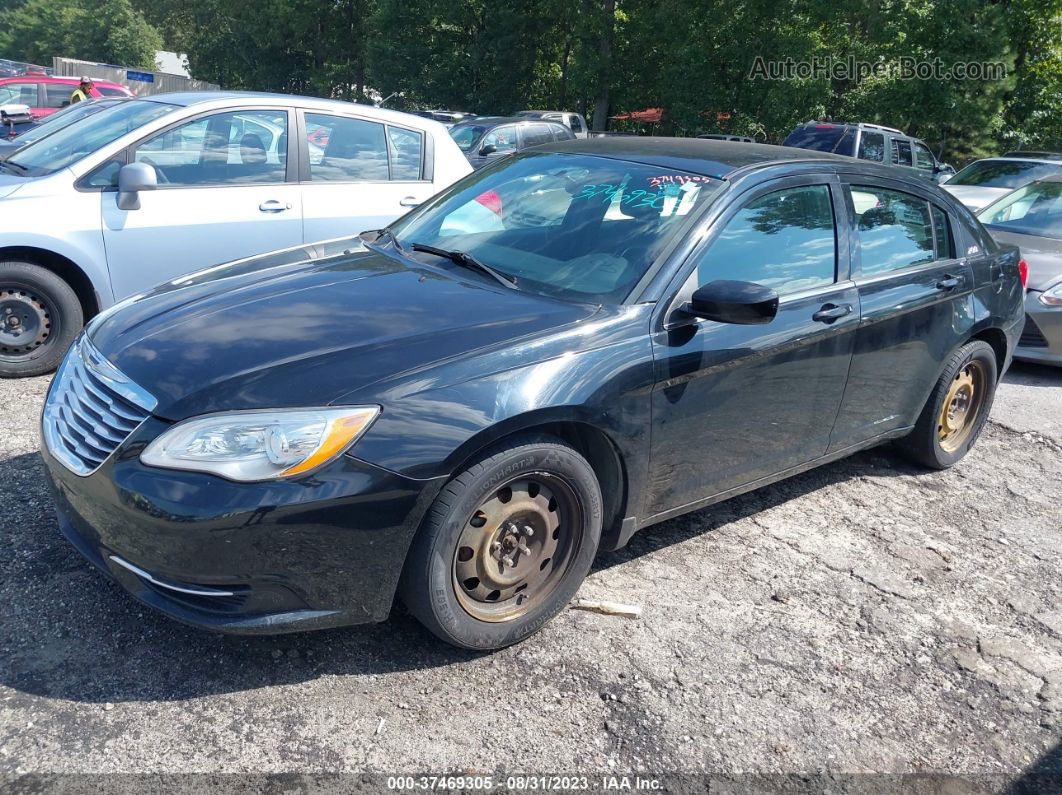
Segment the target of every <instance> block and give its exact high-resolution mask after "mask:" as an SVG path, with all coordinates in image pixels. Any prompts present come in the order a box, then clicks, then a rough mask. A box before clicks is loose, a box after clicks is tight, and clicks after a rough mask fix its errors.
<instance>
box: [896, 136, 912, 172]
mask: <svg viewBox="0 0 1062 795" xmlns="http://www.w3.org/2000/svg"><path fill="white" fill-rule="evenodd" d="M892 162H893V165H897V166H909V165H911V142H910V141H901V140H900V139H899V138H893V139H892Z"/></svg>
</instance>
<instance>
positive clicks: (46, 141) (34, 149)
mask: <svg viewBox="0 0 1062 795" xmlns="http://www.w3.org/2000/svg"><path fill="white" fill-rule="evenodd" d="M177 108H178V106H177V105H166V104H163V103H161V102H150V101H147V100H130V101H129V102H122V103H120V104H117V105H114V106H112V107H109V108H104V109H103V110H102V111H100V112H99V113H94V114H92V115H91V116H86V117H84V118H81V119H79V120H78V121H76V122H74V123H73V124H71V125H70V126H69V127H67V128H65V129H63V130H60V131H59V132H57V133H55V134H54V135H48V136H45V137H43V138H42V139H41V140H39V141H37V143H33V144H30V145H29V146H24V147H22V148H21V149H19V150H18V151H17V152H15V154H14V156H12V157H11V158H9V159H8V160H7V161H6V162H7V163H8V164H9V165H12V166H15V167H16V168H18V169H19V170H21V171H22V172H24V173H25V174H26V176H30V177H41V176H45V175H46V174H53V173H55V172H56V171H59V170H60V169H63V168H66V167H67V166H69V165H72V164H73V163H76V162H77V161H78V160H80V159H81V158H83V157H85V156H86V155H90V154H92V153H93V152H95V151H96V150H98V149H100V148H101V147H104V146H107V145H108V144H110V143H112V142H114V141H117V140H118V139H119V138H121V137H122V136H123V135H125V134H126V133H128V132H130V131H132V130H135V129H137V128H138V127H141V126H142V125H144V124H147V123H148V122H150V121H152V120H154V119H157V118H159V117H160V116H165V115H166V114H167V113H172V112H173V111H175V110H177Z"/></svg>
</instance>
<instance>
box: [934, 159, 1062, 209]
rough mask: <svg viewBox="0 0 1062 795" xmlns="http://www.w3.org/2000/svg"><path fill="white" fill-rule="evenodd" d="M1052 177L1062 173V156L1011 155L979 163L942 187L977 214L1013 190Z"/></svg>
mask: <svg viewBox="0 0 1062 795" xmlns="http://www.w3.org/2000/svg"><path fill="white" fill-rule="evenodd" d="M1051 174H1062V155H1055V154H1050V153H1047V152H1008V153H1007V154H1005V155H1003V156H1002V157H986V158H984V159H983V160H975V161H974V162H972V163H970V165H968V166H966V167H965V168H964V169H962V171H960V172H959V173H958V174H956V175H955V176H953V177H951V178H949V179H948V180H947V181H946V182H945V183H943V184H942V185H941V187H942V188H944V190H946V191H947V192H948V193H950V194H951V195H952V196H954V197H955V198H956V199H958V200H959V201H961V202H962V203H963V204H965V205H966V206H967V207H969V208H970V209H971V210H973V211H974V212H977V211H978V210H980V209H981V208H983V207H987V206H988V205H989V204H991V203H992V202H994V201H996V200H997V199H1001V198H1003V197H1004V196H1006V195H1007V194H1008V193H1010V192H1011V191H1012V190H1015V189H1017V188H1020V187H1021V186H1022V185H1028V184H1029V183H1030V182H1032V181H1034V180H1037V179H1043V178H1044V177H1047V176H1050V175H1051Z"/></svg>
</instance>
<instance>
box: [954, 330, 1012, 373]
mask: <svg viewBox="0 0 1062 795" xmlns="http://www.w3.org/2000/svg"><path fill="white" fill-rule="evenodd" d="M974 340H981V341H982V342H987V343H988V344H989V345H991V346H992V350H993V351H994V352H995V354H996V379H997V380H998V379H1000V378H1002V377H1003V365H1004V364H1006V361H1007V335H1006V334H1004V333H1003V329H999V328H996V327H995V326H991V327H989V328H986V329H982V330H981V331H978V332H977V333H976V334H974V335H973V336H972V337H970V339H968V340H966V342H964V343H963V345H968V344H969V343H971V342H973V341H974Z"/></svg>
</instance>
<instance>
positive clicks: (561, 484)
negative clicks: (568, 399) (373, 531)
mask: <svg viewBox="0 0 1062 795" xmlns="http://www.w3.org/2000/svg"><path fill="white" fill-rule="evenodd" d="M536 478H542V479H545V480H544V481H543V482H547V483H550V484H551V485H552V487H554V488H557V490H558V492H559V491H561V490H566V489H569V488H570V493H571V494H573V495H575V496H576V498H577V499H576V500H575V501H574V502H569V503H567V504H568V505H570V506H571V508H570V509H568V510H567V511H566V513H569V514H570V516H569V517H568V518H566V519H565V518H561V519H558V522H563V523H565V524H566V535H568V534H570V535H571V536H572V538H573V539H574V538H575V536H576V535H577V536H578V540H577V541H575V540H573V541H572V543H571V544H570V545H569V546H568V547H567V551H566V552H565V562H564V564H563V567H562V568H561V567H560V564H558V563H557V562H554V563H553V566H552V567H551V568H556V569H557V571H556V574H555V575H554V573H552V572H550V571H547V572H546V574H545V575H544V580H545V582H544V584H542V585H541V586H537V587H538V591H537V592H536V593H535V594H534V597H533V600H528V601H529V606H528V607H527V608H526V612H523V613H521V614H519V615H516V616H513V617H508V618H504V619H494V620H482V619H481V618H479V617H477V616H475V615H473V614H472V612H471V611H470V609H469V608H468V607H466V606H463V605H462V600H464V602H465V604H466V605H467V604H468V603H469V596H468V594H467V593H462V594H461V596H459V595H458V592H457V589H458V588H461V587H462V585H460V584H458V582H457V579H456V577H457V571H458V568H457V567H458V566H459V565H461V564H459V563H458V562H457V561H458V554H459V546H458V545H459V543H460V542H461V540H462V539H463V538H465V537H466V536H465V535H463V534H466V533H468V532H469V530H468V527H469V526H476V527H478V526H479V525H475V524H474V520H475V517H476V516H478V515H480V514H482V511H480V510H478V509H480V508H482V507H485V506H486V502H485V501H490V502H494V497H495V496H496V495H498V494H502V493H504V492H505V490H506V489H507V488H508V490H509V493H510V499H511V495H512V488H510V485H511V484H521V483H531V482H533V481H534V480H535V479H536ZM566 493H567V492H566ZM535 495H538V491H535ZM549 504H550V505H553V504H554V502H553V501H550V503H549ZM550 510H553V508H550ZM601 515H602V512H601V488H600V486H599V484H598V481H597V477H596V476H595V475H594V471H593V469H592V468H591V467H590V464H588V463H587V461H586V459H584V458H583V457H582V456H581V455H579V453H578V452H576V451H575V450H574V449H572V448H571V447H569V446H568V445H566V444H564V443H563V442H561V441H560V440H558V439H556V438H554V437H551V436H524V437H519V438H515V439H512V440H509V441H508V442H506V443H505V444H504V446H500V447H497V448H494V449H493V450H491V451H488V452H487V453H485V454H484V455H483V456H482V457H481V458H479V459H478V460H477V461H476V462H475V463H473V464H471V465H470V466H469V467H468V468H467V469H465V470H464V471H463V472H461V473H460V474H458V475H456V476H455V477H454V478H453V479H452V480H451V481H450V482H449V483H448V484H447V485H446V486H445V487H443V490H442V492H441V493H440V494H439V496H438V497H437V498H436V499H435V502H434V503H433V504H432V507H431V508H430V509H429V511H428V514H427V516H426V518H425V520H424V524H423V526H422V527H421V528H420V530H419V532H418V534H417V536H416V538H415V539H414V540H413V544H412V546H411V547H410V551H409V555H408V557H407V559H406V565H405V568H404V570H403V573H402V579H401V581H400V584H399V595H400V597H401V599H402V601H403V602H404V603H405V605H406V607H407V608H408V609H409V611H410V612H411V613H412V614H413V615H414V616H415V617H416V618H417V619H418V620H419V621H420V622H421V623H422V624H423V625H424V626H425V627H427V628H428V629H429V630H430V631H431V632H432V633H434V634H435V635H436V636H437V637H439V638H441V639H442V640H444V641H446V642H447V643H450V644H453V645H454V646H458V647H460V648H465V649H473V650H490V649H500V648H503V647H505V646H509V645H512V644H514V643H518V642H519V641H521V640H523V639H524V638H526V637H528V636H529V635H531V634H532V633H534V632H536V631H538V630H539V629H540V628H541V627H542V625H543V624H545V623H546V622H547V621H549V620H550V619H551V618H553V617H554V616H555V615H557V613H559V612H560V611H561V610H562V609H564V607H565V606H566V605H567V604H568V602H569V601H571V598H572V597H573V596H574V595H575V593H576V591H578V589H579V586H580V585H581V584H582V582H583V579H584V578H585V577H586V574H587V572H588V571H589V570H590V564H591V563H592V562H593V559H594V555H595V554H596V553H597V547H598V543H599V541H600V540H601V521H602V519H601ZM577 522H578V523H580V524H581V527H580V529H579V530H578V532H576V529H575V528H576V527H577ZM501 524H511V523H506V522H502V523H501ZM495 526H496V527H498V532H502V531H501V525H495ZM492 532H494V531H493V529H492V528H491V527H487V528H486V530H485V531H484V539H485V540H484V543H483V545H482V546H483V547H484V548H485V547H486V546H487V544H488V543H489V538H490V537H491V536H490V533H492ZM529 535H533V534H529ZM539 535H540V536H541V537H543V538H545V537H547V534H546V533H540V534H539ZM548 535H551V537H552V538H553V539H557V538H558V537H559V535H560V533H559V525H558V529H557V530H555V531H553V532H552V533H550V534H548ZM537 540H538V539H536V541H537ZM530 543H531V541H530V539H529V540H528V544H530ZM556 543H557V546H556V547H555V549H554V552H553V554H554V555H555V556H558V557H559V553H558V552H557V550H559V549H560V544H561V543H562V542H556ZM492 546H496V544H494V545H492ZM466 550H467V547H461V548H460V551H461V552H462V553H464V552H465V551H466ZM525 551H526V550H525ZM542 554H543V555H545V552H543V553H542ZM517 558H518V559H517V564H516V566H515V567H514V568H512V569H510V572H516V569H517V568H518V567H519V566H520V565H522V563H521V562H520V559H519V556H517ZM527 560H528V561H529V563H528V565H529V568H528V569H527V571H529V572H531V575H529V576H533V577H534V578H536V579H539V578H542V577H541V576H540V575H539V574H537V573H534V569H535V568H536V567H535V565H534V564H535V563H537V562H538V561H537V560H536V559H535V558H533V557H532V556H531V554H530V553H529V555H528V558H527ZM488 562H491V561H488ZM549 563H550V558H548V557H544V559H543V562H542V563H541V566H542V569H541V571H546V567H547V564H549ZM508 565H509V566H513V564H512V563H510V564H508ZM499 569H502V570H503V571H504V567H501V566H499ZM554 577H555V578H554ZM551 578H553V579H551ZM524 587H526V585H525V586H524ZM494 593H497V592H494ZM517 593H519V588H518V589H517ZM525 593H526V592H525ZM525 598H526V597H520V596H515V597H514V598H513V599H511V600H508V601H507V603H508V604H510V605H513V604H515V605H517V607H515V608H514V609H516V610H519V609H521V608H520V607H518V606H519V605H522V604H523V601H524V599H525ZM486 607H489V606H486V605H485V608H486ZM491 609H492V608H491Z"/></svg>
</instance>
